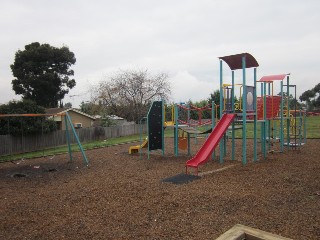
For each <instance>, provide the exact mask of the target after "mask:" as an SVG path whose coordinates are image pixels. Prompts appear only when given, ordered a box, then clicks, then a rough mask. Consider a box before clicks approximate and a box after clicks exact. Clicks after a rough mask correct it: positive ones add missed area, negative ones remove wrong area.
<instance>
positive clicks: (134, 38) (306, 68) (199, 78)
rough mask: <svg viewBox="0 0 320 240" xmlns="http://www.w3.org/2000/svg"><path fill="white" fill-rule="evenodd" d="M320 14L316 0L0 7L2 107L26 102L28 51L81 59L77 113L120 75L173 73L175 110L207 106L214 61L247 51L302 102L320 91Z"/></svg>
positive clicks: (72, 98)
mask: <svg viewBox="0 0 320 240" xmlns="http://www.w3.org/2000/svg"><path fill="white" fill-rule="evenodd" d="M319 10H320V1H319V0H305V1H301V0H283V1H279V0H260V1H258V0H193V1H191V0H161V1H159V0H117V1H115V0H113V1H111V0H101V1H98V0H91V1H81V0H77V1H75V0H68V1H66V0H63V1H62V0H56V1H55V0H52V1H43V0H28V1H23V0H20V1H18V0H1V1H0V29H1V37H0V43H1V51H0V84H1V85H0V86H1V90H0V91H1V92H0V103H6V102H8V101H10V100H12V99H20V97H19V96H16V95H15V94H14V91H13V90H12V85H11V81H12V79H13V76H12V73H11V69H10V64H12V63H13V62H14V55H15V52H16V51H17V50H19V49H20V50H23V49H24V46H25V45H27V44H30V43H32V42H40V43H49V44H50V45H52V46H55V47H62V46H68V47H69V49H70V50H71V51H72V52H74V53H75V56H76V59H77V62H76V64H75V65H74V66H73V69H74V71H75V80H76V82H77V85H76V87H75V88H74V89H72V90H71V91H70V93H69V94H68V95H67V96H66V97H65V99H64V102H65V103H66V102H72V103H73V107H77V106H78V105H79V104H80V102H81V101H87V100H89V99H90V94H89V93H88V92H89V91H88V90H89V89H90V87H92V86H93V85H95V84H97V83H98V82H99V81H101V80H102V79H104V78H105V76H108V75H110V74H111V73H114V72H115V71H117V70H118V69H149V70H150V71H151V72H167V73H168V74H169V76H170V82H171V86H172V101H175V102H180V101H187V100H189V99H191V100H193V101H197V100H201V99H206V98H208V97H209V95H210V93H211V92H213V91H214V90H216V89H218V88H219V60H218V57H221V56H227V55H232V54H238V53H242V52H248V53H250V54H252V55H253V56H254V57H255V58H256V59H257V61H258V63H259V65H260V66H259V67H258V70H257V73H258V78H261V77H262V76H264V75H273V74H281V73H291V78H290V79H291V84H296V85H297V92H298V95H300V94H301V93H302V92H303V91H305V90H308V89H311V88H313V87H314V86H315V85H316V84H317V83H319V82H320V80H319V77H318V76H319V72H320V68H319V62H320V60H319V56H320V28H319V24H320V14H319ZM224 66H225V67H224V74H225V75H224V76H226V77H225V81H226V82H229V81H231V80H230V70H229V69H228V67H227V65H226V64H225V65H224ZM247 75H248V80H247V82H248V84H249V85H253V83H252V75H253V70H251V69H249V70H248V73H247ZM236 77H237V79H240V77H241V72H240V71H236Z"/></svg>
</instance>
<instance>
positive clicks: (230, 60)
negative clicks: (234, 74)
mask: <svg viewBox="0 0 320 240" xmlns="http://www.w3.org/2000/svg"><path fill="white" fill-rule="evenodd" d="M242 57H245V58H246V68H251V67H258V66H259V64H258V62H257V60H256V59H255V58H254V57H253V56H252V55H251V54H249V53H240V54H236V55H230V56H225V57H219V59H221V60H223V61H225V62H226V63H227V64H228V66H229V67H230V69H231V70H237V69H242Z"/></svg>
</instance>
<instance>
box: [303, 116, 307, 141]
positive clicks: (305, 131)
mask: <svg viewBox="0 0 320 240" xmlns="http://www.w3.org/2000/svg"><path fill="white" fill-rule="evenodd" d="M306 115H307V113H306V112H304V113H303V138H304V140H303V142H304V143H307V116H306Z"/></svg>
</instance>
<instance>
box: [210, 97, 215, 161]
mask: <svg viewBox="0 0 320 240" xmlns="http://www.w3.org/2000/svg"><path fill="white" fill-rule="evenodd" d="M215 107H216V105H215V103H214V101H212V103H211V118H212V123H211V129H212V131H213V129H214V127H215V124H216V117H215ZM215 158H216V150H214V151H213V153H212V160H214V159H215Z"/></svg>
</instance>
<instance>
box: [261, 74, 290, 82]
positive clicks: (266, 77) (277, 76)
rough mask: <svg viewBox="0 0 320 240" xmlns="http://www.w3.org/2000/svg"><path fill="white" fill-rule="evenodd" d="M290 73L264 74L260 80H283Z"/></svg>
mask: <svg viewBox="0 0 320 240" xmlns="http://www.w3.org/2000/svg"><path fill="white" fill-rule="evenodd" d="M287 75H288V74H278V75H269V76H263V77H262V78H261V79H260V80H259V81H258V82H273V81H279V80H280V81H281V80H283V79H284V78H285V77H286V76H287Z"/></svg>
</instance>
